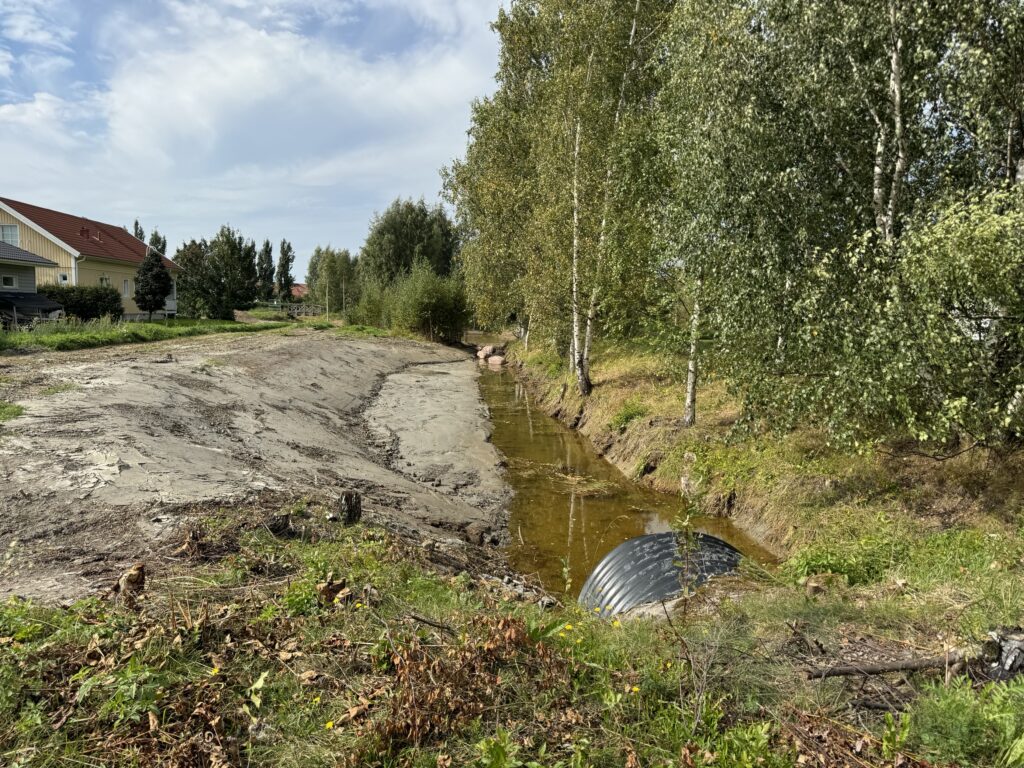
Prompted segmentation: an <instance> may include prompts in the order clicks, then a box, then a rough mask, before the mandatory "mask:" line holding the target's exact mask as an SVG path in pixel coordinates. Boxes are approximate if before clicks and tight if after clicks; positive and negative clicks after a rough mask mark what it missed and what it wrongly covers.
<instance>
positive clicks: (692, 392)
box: [683, 280, 703, 427]
mask: <svg viewBox="0 0 1024 768" xmlns="http://www.w3.org/2000/svg"><path fill="white" fill-rule="evenodd" d="M702 286H703V281H702V280H697V291H696V293H695V294H694V298H693V313H692V314H691V315H690V360H689V362H688V363H687V365H686V403H685V404H684V406H683V426H684V427H692V426H693V425H694V424H696V423H697V355H698V351H697V347H698V345H699V344H700V299H701V296H700V294H701V288H702Z"/></svg>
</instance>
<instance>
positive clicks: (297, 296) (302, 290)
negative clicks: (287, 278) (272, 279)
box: [292, 283, 309, 301]
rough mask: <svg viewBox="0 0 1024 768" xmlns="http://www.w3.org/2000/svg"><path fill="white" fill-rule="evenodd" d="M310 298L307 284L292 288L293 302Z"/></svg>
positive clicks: (298, 284) (297, 284) (296, 285)
mask: <svg viewBox="0 0 1024 768" xmlns="http://www.w3.org/2000/svg"><path fill="white" fill-rule="evenodd" d="M307 296H309V286H308V285H306V284H305V283H296V284H295V285H293V286H292V301H303V300H304V299H305V298H306V297H307Z"/></svg>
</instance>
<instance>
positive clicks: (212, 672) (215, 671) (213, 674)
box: [210, 667, 220, 677]
mask: <svg viewBox="0 0 1024 768" xmlns="http://www.w3.org/2000/svg"><path fill="white" fill-rule="evenodd" d="M219 674H220V667H214V668H213V669H211V670H210V677H216V676H217V675H219Z"/></svg>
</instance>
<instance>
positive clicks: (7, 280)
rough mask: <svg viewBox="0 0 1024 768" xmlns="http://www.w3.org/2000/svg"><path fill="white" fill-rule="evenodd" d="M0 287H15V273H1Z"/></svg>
mask: <svg viewBox="0 0 1024 768" xmlns="http://www.w3.org/2000/svg"><path fill="white" fill-rule="evenodd" d="M0 287H3V288H17V287H18V278H17V277H16V276H15V275H3V276H0Z"/></svg>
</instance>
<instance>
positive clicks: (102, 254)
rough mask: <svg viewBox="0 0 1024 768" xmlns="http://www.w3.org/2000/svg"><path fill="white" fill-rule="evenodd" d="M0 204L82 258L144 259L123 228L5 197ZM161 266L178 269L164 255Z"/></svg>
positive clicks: (138, 243)
mask: <svg viewBox="0 0 1024 768" xmlns="http://www.w3.org/2000/svg"><path fill="white" fill-rule="evenodd" d="M0 203H3V204H4V205H6V206H8V207H10V208H13V209H14V210H15V211H17V212H18V213H19V214H21V215H22V216H24V217H25V218H26V219H28V220H29V221H31V222H32V223H34V224H35V225H36V226H38V227H39V228H41V229H44V230H46V231H47V232H49V233H50V234H51V235H53V236H54V237H55V238H57V239H58V240H61V241H63V242H64V243H67V244H68V245H69V246H71V247H72V248H74V249H75V250H76V251H78V252H79V253H81V254H82V255H83V256H91V257H93V258H95V259H109V260H111V261H124V262H128V263H130V264H139V263H141V262H142V259H143V258H144V257H145V256H146V249H147V248H148V247H149V246H147V245H146V244H145V243H144V242H142V241H141V240H139V239H137V238H136V237H134V236H133V235H132V234H131V233H129V232H128V231H127V230H126V229H125V228H124V227H119V226H117V225H115V224H104V223H103V222H100V221H94V220H93V219H86V218H84V217H82V216H73V215H72V214H70V213H61V212H60V211H53V210H50V209H49V208H41V207H39V206H38V205H30V204H29V203H22V202H19V201H17V200H10V199H8V198H6V197H0ZM164 264H166V265H167V267H168V268H170V269H177V268H178V265H177V264H175V263H174V262H173V261H171V260H170V259H168V258H167V257H166V256H164Z"/></svg>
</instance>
